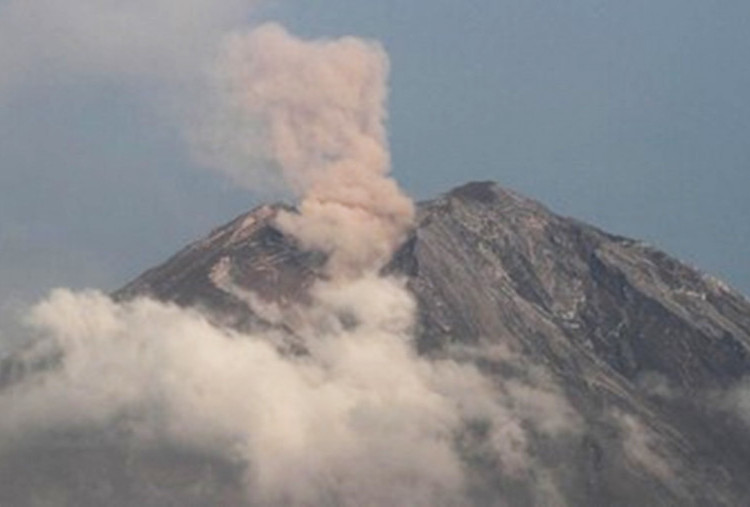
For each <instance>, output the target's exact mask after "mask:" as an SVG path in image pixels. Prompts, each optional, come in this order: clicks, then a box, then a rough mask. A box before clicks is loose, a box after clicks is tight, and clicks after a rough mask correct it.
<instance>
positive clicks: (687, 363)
mask: <svg viewBox="0 0 750 507" xmlns="http://www.w3.org/2000/svg"><path fill="white" fill-rule="evenodd" d="M281 210H284V211H285V212H290V211H292V212H293V210H292V209H291V208H288V207H285V206H283V205H264V206H261V207H259V208H256V209H254V210H253V211H250V212H249V213H246V214H244V215H242V216H239V217H237V218H236V219H234V220H233V221H231V222H230V223H228V224H226V225H224V226H222V227H219V228H217V229H215V230H214V231H213V232H211V233H210V234H209V235H208V236H206V237H205V238H203V239H201V240H199V241H197V242H195V243H193V244H191V245H189V246H187V247H186V248H185V249H183V250H182V251H180V252H179V253H177V254H176V255H175V256H174V257H172V258H171V259H169V260H167V261H166V262H165V263H164V264H162V265H160V266H157V267H155V268H153V269H150V270H148V271H146V272H145V273H144V274H143V275H141V276H139V277H138V278H136V279H135V280H133V281H132V282H130V283H128V284H127V285H125V286H124V287H123V288H121V289H119V290H117V291H115V292H114V293H113V294H112V295H111V297H112V299H113V300H115V301H117V302H120V303H125V302H127V301H132V300H134V299H136V298H141V297H148V298H153V299H156V300H159V301H163V302H169V303H174V304H176V305H178V306H180V307H185V308H194V309H197V310H198V311H200V312H201V313H202V314H204V315H206V316H207V318H208V319H209V320H210V321H211V322H213V323H214V324H215V325H216V326H218V327H222V328H228V329H234V330H237V331H239V332H253V331H254V330H258V329H266V330H267V329H273V328H274V326H277V325H278V323H277V322H274V320H273V319H271V318H269V317H268V315H266V314H265V313H264V312H262V311H258V310H257V309H258V308H259V307H261V308H262V307H264V305H266V306H273V307H274V308H282V309H283V308H287V307H290V306H292V305H295V304H300V302H304V301H305V300H306V298H307V297H308V292H309V290H310V287H312V286H313V285H314V284H315V282H316V281H317V280H321V279H325V278H326V277H327V276H328V274H327V273H326V270H325V262H326V254H325V253H323V252H317V251H309V250H306V249H304V248H303V247H302V246H301V245H300V244H298V243H297V242H296V241H295V240H294V238H291V237H289V236H288V235H286V234H284V233H283V232H282V230H280V229H279V228H278V227H276V225H275V224H276V222H275V217H276V216H277V214H278V213H279V212H280V211H281ZM382 273H383V274H384V275H387V276H393V277H397V278H399V279H402V280H404V283H405V284H406V287H407V288H408V290H409V292H410V293H411V294H413V296H414V298H415V300H416V304H417V318H416V324H415V329H414V336H415V348H416V351H417V353H418V354H419V355H420V356H421V357H425V358H432V359H435V360H439V359H440V358H446V357H459V356H460V357H461V358H462V361H464V362H468V363H471V364H472V365H473V366H474V367H476V368H477V369H478V370H479V371H481V372H482V373H483V375H485V376H486V377H487V378H489V379H491V382H492V384H493V386H494V389H496V390H497V392H498V396H506V397H507V398H508V399H509V400H510V402H509V403H510V404H511V405H513V406H518V407H527V409H525V410H526V412H524V413H527V414H531V415H529V416H528V418H524V417H522V418H521V420H520V426H519V427H520V428H521V429H522V430H523V432H524V438H525V441H526V442H527V449H528V453H529V456H530V459H531V461H532V465H531V466H529V467H527V468H523V469H520V470H515V471H507V470H506V471H505V472H503V471H498V468H497V467H495V466H494V463H493V459H494V458H493V457H492V456H489V455H486V454H484V453H483V452H481V449H479V445H478V444H477V442H479V441H481V438H482V432H483V428H482V427H481V425H478V426H476V427H473V428H471V431H467V433H466V434H464V435H461V436H459V437H457V438H458V439H459V440H460V441H461V442H462V443H461V446H462V447H461V448H462V453H463V454H462V455H463V456H464V457H465V466H466V475H467V484H468V486H467V490H468V493H467V496H466V502H467V503H469V504H471V505H512V506H524V505H570V506H592V507H593V506H603V505H609V506H617V505H622V506H629V505H644V506H646V505H648V506H651V505H653V506H657V505H659V506H663V505H674V506H678V505H679V506H687V505H695V506H706V505H712V506H720V505H721V506H738V505H747V504H748V502H750V483H748V481H747V477H749V476H750V432H748V428H747V421H746V420H745V418H744V416H743V414H742V412H741V410H740V408H741V405H742V400H743V399H744V398H743V396H745V379H746V377H747V375H748V373H749V372H750V357H748V350H749V348H750V302H748V300H747V299H745V298H744V297H743V295H741V294H740V293H738V292H736V291H734V290H732V289H731V288H729V287H728V286H727V285H726V284H724V283H722V282H721V281H719V280H717V279H715V278H713V277H711V276H708V275H706V274H704V273H702V272H701V271H699V270H697V269H695V268H693V267H690V266H687V265H685V264H684V263H682V262H680V261H678V260H676V259H674V258H673V257H670V256H669V255H667V254H665V253H663V252H661V251H659V250H657V249H655V248H653V247H651V246H649V245H647V244H645V243H643V242H641V241H637V240H634V239H629V238H625V237H621V236H616V235H612V234H608V233H606V232H603V231H601V230H599V229H597V228H595V227H592V226H590V225H587V224H585V223H583V222H580V221H578V220H574V219H571V218H566V217H562V216H559V215H557V214H555V213H553V212H551V211H550V210H548V209H547V208H545V207H544V206H543V205H542V204H540V203H538V202H535V201H533V200H531V199H528V198H526V197H523V196H521V195H519V194H517V193H515V192H513V191H510V190H508V189H505V188H503V187H501V186H500V185H498V184H496V183H492V182H474V183H469V184H466V185H463V186H461V187H458V188H456V189H454V190H452V191H450V192H448V193H446V194H444V195H442V196H440V197H438V198H436V199H434V200H430V201H426V202H423V203H420V204H419V206H418V212H417V219H416V225H415V227H414V228H413V230H412V231H411V233H410V234H409V236H408V238H406V241H405V242H403V244H402V245H401V246H400V248H399V249H398V250H397V251H396V253H395V255H394V256H393V257H392V259H391V260H390V262H388V263H387V265H386V266H385V267H384V268H383V269H382ZM248 298H252V301H251V303H252V304H250V303H249V302H248V301H249V299H248ZM286 353H288V354H304V353H305V351H304V350H297V349H295V347H294V344H293V343H292V344H291V345H289V350H288V351H287V352H286ZM64 361H65V357H64V356H61V355H60V354H59V353H55V352H54V351H52V352H42V353H40V352H39V351H38V350H33V351H29V350H25V351H21V352H19V353H16V354H15V355H12V356H10V357H8V358H6V359H5V360H4V361H3V364H2V370H1V371H0V385H2V386H3V387H2V389H3V390H5V391H6V392H9V391H12V390H13V389H15V386H17V385H18V384H19V383H22V382H24V380H25V379H27V378H29V377H32V376H39V375H42V376H43V375H44V372H45V371H48V370H53V369H55V368H58V367H59V365H60V364H61V363H64ZM539 379H543V381H542V380H539ZM542 384H543V385H544V386H546V387H545V388H544V389H543V390H541V391H539V390H534V389H532V388H533V387H534V386H537V387H538V386H539V385H542ZM529 386H531V387H529ZM552 392H554V393H555V396H556V397H558V398H559V399H562V400H564V404H562V405H555V403H553V402H552V401H549V400H548V399H547V398H544V396H546V395H547V394H549V393H552ZM540 393H542V394H544V393H547V394H544V396H542V395H540ZM550 396H551V394H550ZM747 396H750V390H748V391H747ZM540 400H541V401H540ZM535 404H536V405H535ZM538 405H539V406H541V405H543V406H544V407H545V408H544V410H541V409H539V410H537V409H536V408H535V407H537V406H538ZM528 407H531V408H528ZM540 410H541V414H542V415H541V419H548V420H549V421H547V422H550V423H552V422H554V421H553V420H554V418H555V417H556V416H557V415H559V416H560V417H563V416H564V418H565V419H566V421H567V425H568V428H567V429H566V431H545V430H544V427H545V426H544V425H545V421H544V420H542V421H541V422H540V417H539V416H538V414H537V416H534V415H533V413H534V412H535V411H536V412H539V411H540ZM522 412H523V411H522ZM562 412H564V414H562ZM535 417H536V418H535ZM125 440H127V439H125ZM122 441H123V440H122V439H113V438H111V436H109V435H103V434H95V435H91V434H88V435H86V436H85V437H80V436H78V437H76V438H74V439H71V438H66V439H64V441H61V440H60V439H58V438H56V437H55V435H44V436H43V437H39V439H37V440H36V441H33V442H31V443H25V444H24V445H23V446H16V447H13V448H12V450H11V451H6V454H5V455H4V456H3V457H1V458H0V505H9V506H11V505H13V506H23V505H76V506H80V505H155V506H156V505H213V506H218V505H227V506H229V505H245V504H244V503H243V502H245V500H244V497H243V496H242V493H241V491H240V490H241V487H240V486H239V485H238V483H239V482H240V480H239V479H238V472H237V470H236V468H235V467H234V465H233V464H232V463H231V462H228V461H226V460H222V459H218V458H215V457H210V456H206V455H205V454H203V453H201V452H198V451H195V450H184V449H180V448H179V447H174V448H170V449H168V450H165V451H158V452H157V451H154V450H150V449H142V448H139V447H137V446H136V447H133V446H128V445H123V444H122ZM475 444H476V445H475ZM478 449H479V450H478ZM475 451H476V452H475ZM384 487H387V485H384ZM44 501H47V503H44ZM40 502H41V503H40ZM330 504H331V505H339V504H340V502H337V500H336V499H335V498H334V499H331V502H330Z"/></svg>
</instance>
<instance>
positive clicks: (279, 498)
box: [0, 1, 577, 506]
mask: <svg viewBox="0 0 750 507" xmlns="http://www.w3.org/2000/svg"><path fill="white" fill-rule="evenodd" d="M195 3H196V5H200V6H202V7H203V8H205V9H207V10H208V11H207V12H209V13H214V11H213V9H212V8H211V7H209V5H208V2H205V3H202V2H197V1H196V2H195ZM21 5H22V4H20V3H19V4H17V3H12V4H11V7H12V8H13V9H15V10H16V11H18V12H21V13H24V12H33V9H32V11H25V10H24V9H31V8H30V7H21ZM77 5H78V4H77ZM80 5H83V4H80ZM134 5H135V6H136V7H132V9H137V8H138V7H137V6H140V5H141V4H134ZM212 5H213V4H212ZM220 5H222V6H224V5H226V6H241V5H244V3H241V2H237V3H236V4H234V3H231V2H230V3H226V4H223V3H222V4H220ZM156 7H161V8H162V9H161V10H158V9H157V10H158V12H160V13H161V14H162V15H164V16H166V17H169V14H170V13H172V9H176V4H173V3H171V2H163V4H162V3H157V4H156ZM112 9H114V11H113V12H116V13H118V16H117V19H118V20H121V21H122V19H129V18H127V17H126V18H122V19H121V18H120V17H119V15H120V14H122V12H125V13H127V12H130V9H131V8H125V7H123V8H122V9H124V11H121V10H120V9H119V8H118V9H115V8H114V7H113V8H112ZM217 9H218V10H217V11H216V12H218V13H219V15H217V16H208V15H207V18H208V19H209V20H218V21H221V20H223V19H224V14H225V13H230V12H234V11H233V8H232V9H229V8H228V7H227V10H226V11H225V10H224V9H223V8H218V7H217ZM53 12H56V11H53ZM179 12H182V10H180V11H179ZM198 12H203V11H200V10H199V11H198ZM109 14H111V13H109V11H107V12H106V13H103V12H102V11H100V10H97V9H94V10H93V11H92V13H89V15H95V16H102V19H109ZM113 15H114V14H113ZM66 19H67V18H64V19H62V21H60V23H63V25H61V26H63V27H65V30H63V31H64V32H65V33H68V32H70V31H71V30H73V31H75V29H76V28H75V25H70V26H68V25H67V24H65V23H67V21H66ZM190 19H192V18H190ZM178 21H179V20H178ZM188 21H190V20H188ZM193 21H194V22H198V20H197V19H196V20H193ZM193 21H191V22H189V23H187V25H185V26H188V25H190V23H192V22H193ZM218 21H217V23H216V26H220V25H221V24H222V23H219V22H218ZM176 22H177V21H176ZM180 23H181V22H180ZM127 26H129V25H128V24H127V23H125V24H124V25H123V26H120V24H119V22H118V23H117V27H118V29H123V28H126V27H127ZM211 26H214V25H213V22H211ZM106 27H107V25H106V23H105V24H104V26H103V27H100V29H102V30H104V29H105V28H106ZM181 27H183V25H182V24H179V27H176V28H175V30H176V31H175V33H176V34H182V33H183V32H182V28H181ZM177 28H179V29H177ZM66 30H67V32H66ZM116 33H119V32H117V31H115V34H116ZM178 39H179V37H178ZM222 48H223V49H222V50H221V52H220V57H219V60H218V62H217V64H216V66H215V67H214V74H212V76H213V78H214V81H213V83H214V92H215V94H214V95H213V96H212V97H211V100H209V101H207V102H206V103H205V104H204V106H205V107H209V106H210V107H215V109H214V110H213V114H212V115H209V116H208V117H207V121H206V122H205V123H203V124H201V125H199V126H198V128H197V129H196V130H195V131H194V132H193V136H194V137H193V139H194V140H195V142H196V152H197V153H198V154H199V155H201V156H203V157H204V160H205V161H206V162H210V163H211V164H212V165H214V166H217V167H220V168H222V169H223V170H224V171H225V172H228V173H229V174H230V175H231V176H232V177H234V178H235V179H236V180H238V181H240V182H242V183H243V184H245V185H246V186H249V187H251V188H256V187H257V185H258V184H259V182H262V181H265V180H268V179H270V180H272V179H274V178H276V179H278V180H280V181H281V182H282V183H283V184H284V185H286V186H288V187H289V188H290V189H291V190H292V192H293V193H294V194H295V195H296V196H297V197H298V199H299V211H298V212H285V213H282V214H281V215H279V216H278V218H277V225H278V227H279V228H280V229H281V230H282V231H283V232H285V233H286V234H287V235H289V236H291V237H293V238H295V239H296V241H298V242H299V243H300V245H301V246H302V247H304V248H308V249H313V250H320V251H323V252H325V253H326V254H328V262H327V265H326V269H327V271H326V275H327V276H326V278H325V279H321V280H319V281H318V282H316V283H315V284H314V285H313V286H312V287H311V289H310V293H309V301H307V302H305V303H297V304H295V305H293V306H292V307H290V308H278V307H272V306H268V305H267V306H264V307H263V308H259V306H258V305H259V304H260V301H261V300H262V298H261V297H260V295H258V296H257V297H256V296H255V295H253V294H249V293H244V292H241V290H242V289H241V287H239V286H238V285H237V284H236V283H234V282H233V281H232V280H231V279H230V278H227V273H228V270H227V269H226V266H222V265H221V263H220V264H219V265H217V266H216V267H215V269H214V271H213V272H212V279H213V281H214V283H216V284H217V287H218V288H220V289H223V290H226V291H229V292H232V293H235V294H240V296H241V298H240V299H241V300H243V301H245V302H246V303H247V304H248V306H249V308H250V309H251V310H254V311H256V312H258V313H259V314H261V315H265V316H267V317H269V319H270V320H271V321H272V322H273V323H275V324H278V326H277V328H275V329H273V330H264V331H257V332H248V333H240V332H237V331H233V330H230V329H226V328H222V327H219V326H217V325H215V324H212V323H211V322H210V320H209V318H208V317H207V316H205V315H203V314H201V313H200V312H199V311H198V310H191V309H184V308H179V307H177V306H173V305H170V304H165V303H161V302H156V301H152V300H148V299H138V300H134V301H129V302H124V303H115V302H113V301H112V300H111V299H110V298H109V297H107V296H106V295H103V294H101V293H99V292H96V291H88V292H78V293H76V292H72V291H69V290H64V289H63V290H57V291H54V292H53V293H52V294H51V295H50V296H49V297H48V298H47V299H46V300H44V301H42V302H41V303H39V304H38V305H37V306H35V307H34V308H33V310H32V311H31V312H30V315H29V319H28V320H29V324H30V326H31V328H32V329H33V331H34V333H35V334H36V335H37V336H38V337H39V338H38V342H37V347H38V348H37V349H35V350H32V352H31V353H29V354H27V355H28V356H29V357H32V358H34V360H33V361H32V362H35V364H39V361H38V358H39V357H47V358H49V360H48V361H47V362H46V363H44V361H42V363H44V364H46V366H45V367H44V368H41V369H39V370H38V371H37V372H36V373H34V374H28V375H26V376H23V377H22V378H21V379H20V380H19V381H18V382H16V383H15V384H13V385H12V386H11V387H6V388H5V389H3V390H0V413H2V414H3V417H2V419H0V452H3V453H11V454H12V453H13V452H14V450H16V449H18V448H19V446H20V447H23V446H24V445H27V444H28V445H32V444H33V443H34V442H35V441H39V439H40V438H42V437H44V438H48V437H50V436H52V437H54V436H55V435H65V434H69V433H81V434H83V435H88V434H92V435H101V434H105V435H111V438H114V439H115V440H119V441H122V442H123V443H124V444H125V445H126V446H135V447H136V448H149V447H155V446H159V445H169V446H176V447H178V448H185V449H191V450H195V451H199V452H202V453H207V454H210V455H212V456H217V457H220V458H222V459H225V460H227V461H230V462H232V463H235V464H236V465H238V467H239V469H241V470H243V483H244V485H245V495H246V500H247V502H248V503H251V504H255V505H313V504H314V505H415V506H419V505H425V506H427V505H462V504H466V503H470V498H471V496H470V494H469V490H470V488H471V487H472V484H471V480H469V476H470V475H471V474H472V469H471V466H472V465H471V464H470V462H472V461H477V460H484V461H486V463H488V464H489V465H488V466H489V468H490V476H491V477H490V481H494V477H497V476H500V475H507V476H513V477H523V476H524V475H525V474H526V475H528V474H529V473H530V471H529V470H530V467H531V465H532V464H534V463H533V461H532V459H531V457H530V450H529V448H528V438H527V432H528V431H529V429H528V426H529V425H531V426H532V427H533V428H534V431H539V432H540V433H542V434H546V435H550V436H553V437H554V436H556V435H560V434H565V433H568V432H570V427H571V425H573V426H575V424H576V422H577V419H576V415H575V413H574V412H573V411H572V409H571V408H570V407H569V406H568V405H567V402H566V401H565V398H564V396H563V395H562V393H560V392H557V391H555V390H554V389H551V388H549V386H548V385H547V384H546V383H545V382H543V381H541V380H540V379H539V378H537V379H536V380H532V381H522V380H516V381H513V382H509V383H507V384H505V385H497V383H496V382H493V381H490V380H489V377H487V376H485V375H484V374H483V372H482V371H480V369H478V367H477V366H475V364H474V361H473V360H472V357H471V354H466V353H463V354H462V353H456V351H451V352H448V353H446V354H445V355H444V356H442V357H433V358H428V357H422V356H419V355H418V354H417V352H416V348H415V346H414V336H413V335H414V328H415V314H416V303H415V301H414V299H413V297H412V296H411V294H410V293H409V291H408V290H407V288H406V286H405V282H404V281H403V280H400V279H398V278H396V277H391V276H381V275H380V274H379V270H380V268H381V267H382V265H383V264H384V262H386V261H387V260H388V258H389V257H390V256H391V255H392V253H393V252H394V250H395V249H396V248H397V247H398V245H399V244H400V242H401V241H402V240H403V238H404V236H405V234H406V233H407V232H408V229H409V227H410V226H411V224H412V220H413V215H414V208H413V204H412V202H411V201H410V200H409V199H408V198H407V197H406V196H405V195H404V194H403V193H402V192H401V190H400V189H399V188H398V186H397V185H396V183H395V182H394V180H393V179H391V178H390V176H389V172H390V156H389V152H388V145H387V140H386V133H385V131H384V125H383V122H384V119H385V114H386V113H385V101H386V95H387V87H386V79H387V72H388V60H387V57H386V55H385V53H384V51H383V50H382V48H381V47H380V46H379V45H378V44H377V43H373V42H368V41H362V40H359V39H356V38H351V37H348V38H343V39H338V40H326V41H303V40H300V39H298V38H295V37H294V36H292V35H290V34H288V33H287V32H286V31H285V30H284V29H283V28H281V27H279V26H278V25H273V24H272V25H264V26H262V27H260V28H258V29H256V30H254V31H252V32H248V33H240V32H235V33H233V34H230V35H228V36H227V37H226V38H225V39H224V44H223V46H222ZM106 49H107V48H106V45H105V47H103V48H102V50H103V51H104V53H106ZM133 54H135V55H140V54H141V53H139V52H137V51H136V52H135V53H133ZM169 54H171V53H169V51H167V53H165V55H169ZM83 56H84V57H85V55H83ZM94 56H95V57H96V58H94V57H91V62H94V63H96V65H98V63H101V64H103V65H104V64H107V65H108V64H109V63H108V62H104V61H103V60H104V59H102V61H101V62H98V60H97V58H98V54H96V55H94ZM162 56H164V55H162ZM164 57H165V58H166V57H167V56H164ZM137 58H141V56H137ZM154 58H156V60H155V61H157V60H158V58H161V56H159V55H158V54H157V55H155V56H154ZM116 62H117V59H116V58H115V62H114V63H116ZM94 63H91V65H93V66H94V67H95V66H96V65H94ZM114 63H113V64H114ZM92 68H93V67H92ZM242 160H244V162H241V163H239V164H235V162H236V161H242ZM256 162H263V165H262V167H263V169H260V170H259V169H257V168H256V167H255V165H254V164H255V163H256ZM269 171H271V172H270V173H269ZM274 171H275V176H271V177H269V178H265V177H264V175H266V176H268V175H269V174H273V173H274ZM217 280H218V282H217ZM289 342H294V343H296V344H297V345H298V347H297V351H294V352H290V350H289V349H288V348H287V347H283V346H281V345H280V344H285V343H289ZM498 354H500V356H502V358H503V360H505V361H509V360H510V359H508V358H509V357H511V356H508V355H507V354H506V355H503V354H501V353H499V352H498ZM27 370H30V368H27ZM540 473H541V472H540ZM550 481H551V479H550V480H549V481H547V486H546V489H547V490H548V493H545V494H547V495H553V493H554V491H555V486H554V484H553V482H550ZM553 496H554V495H553ZM496 501H497V502H500V500H499V499H496Z"/></svg>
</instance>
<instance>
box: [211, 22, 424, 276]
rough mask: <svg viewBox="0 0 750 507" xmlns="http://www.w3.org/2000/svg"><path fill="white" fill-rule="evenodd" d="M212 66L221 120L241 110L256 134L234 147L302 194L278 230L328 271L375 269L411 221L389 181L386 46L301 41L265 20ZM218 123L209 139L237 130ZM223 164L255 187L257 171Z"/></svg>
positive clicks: (233, 41) (235, 38)
mask: <svg viewBox="0 0 750 507" xmlns="http://www.w3.org/2000/svg"><path fill="white" fill-rule="evenodd" d="M218 69H219V71H218V76H219V77H220V79H221V82H222V86H221V87H220V88H221V90H222V92H223V93H225V94H227V96H225V97H223V104H224V105H225V107H228V108H231V109H232V110H233V112H232V113H227V112H224V113H223V114H221V115H219V118H223V119H226V118H228V117H230V116H232V115H233V116H234V117H235V118H237V117H238V116H237V115H238V114H240V115H241V116H240V117H244V118H245V123H244V126H248V125H253V126H254V128H255V131H253V130H252V129H251V130H250V132H249V133H248V131H247V130H244V131H242V132H240V133H239V134H240V135H241V136H248V137H249V139H248V138H244V137H243V138H241V140H240V141H239V142H237V143H236V147H239V148H240V149H241V150H242V156H244V155H251V156H253V155H254V156H255V157H259V155H260V156H261V157H264V158H266V159H267V160H268V161H269V163H270V164H271V165H273V166H274V167H276V168H278V170H279V171H280V172H281V176H282V178H283V180H284V181H285V182H286V184H287V185H289V187H290V188H291V189H292V190H293V192H294V193H295V194H297V195H298V196H300V197H301V198H302V201H301V204H300V206H299V214H296V213H282V214H281V215H280V216H279V218H278V224H279V226H280V227H281V228H282V229H283V230H284V231H285V232H287V233H289V234H291V235H293V236H295V237H296V238H297V239H298V240H299V241H300V242H301V244H302V245H303V246H304V247H305V248H310V249H315V250H321V251H324V252H326V253H328V254H330V261H329V269H330V272H331V274H335V275H341V276H355V275H356V274H358V273H362V272H363V271H367V270H372V269H377V268H379V267H380V266H381V265H382V264H383V263H384V262H385V261H386V260H387V259H388V258H389V256H390V254H391V253H392V252H393V250H394V248H395V247H396V246H397V245H398V244H399V243H400V242H401V241H402V240H403V238H404V235H405V233H406V231H407V229H408V228H409V226H410V225H411V223H412V220H413V216H414V208H413V205H412V203H411V201H410V200H409V199H408V198H407V197H406V196H405V195H404V194H403V193H402V192H401V191H400V190H399V188H398V186H397V185H396V183H395V182H394V181H393V179H391V178H389V177H388V173H389V171H390V155H389V152H388V143H387V139H386V133H385V129H384V125H383V122H384V120H385V115H386V113H385V100H386V93H387V90H386V79H387V74H388V59H387V56H386V54H385V52H384V51H383V49H382V48H381V47H380V46H379V45H378V44H376V43H374V42H367V41H363V40H360V39H356V38H352V37H346V38H343V39H339V40H326V41H302V40H300V39H297V38H295V37H293V36H291V35H290V34H289V33H287V32H286V31H285V30H284V29H283V28H282V27H280V26H279V25H275V24H268V25H264V26H262V27H260V28H257V29H256V30H254V31H252V32H250V33H248V34H235V35H232V36H230V37H228V38H227V41H226V44H225V47H224V52H223V57H222V59H221V61H220V63H219V66H218ZM238 110H239V111H241V113H238ZM217 123H218V124H212V125H211V127H212V131H213V132H214V135H216V134H215V132H216V130H217V128H218V129H219V130H222V128H223V129H231V128H233V127H238V126H241V125H237V124H234V125H226V124H225V125H221V121H218V122H217ZM227 137H229V138H231V137H232V135H231V134H228V135H225V136H223V138H224V139H226V138H227ZM258 138H259V139H260V141H258ZM220 148H221V147H219V151H221V149H220ZM230 151H231V150H230ZM259 151H261V153H258V152H259ZM253 152H254V153H253ZM225 161H226V158H224V159H222V160H220V161H219V162H218V163H219V164H220V165H221V167H222V168H223V169H225V170H227V168H228V169H229V170H230V171H231V172H232V173H233V175H234V176H235V177H236V178H237V179H239V180H240V181H241V182H243V183H244V184H246V185H249V186H253V185H256V184H257V178H256V176H257V171H246V170H245V169H244V167H242V166H240V167H239V168H237V166H236V165H232V164H229V165H227V164H224V163H223V162H225Z"/></svg>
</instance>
